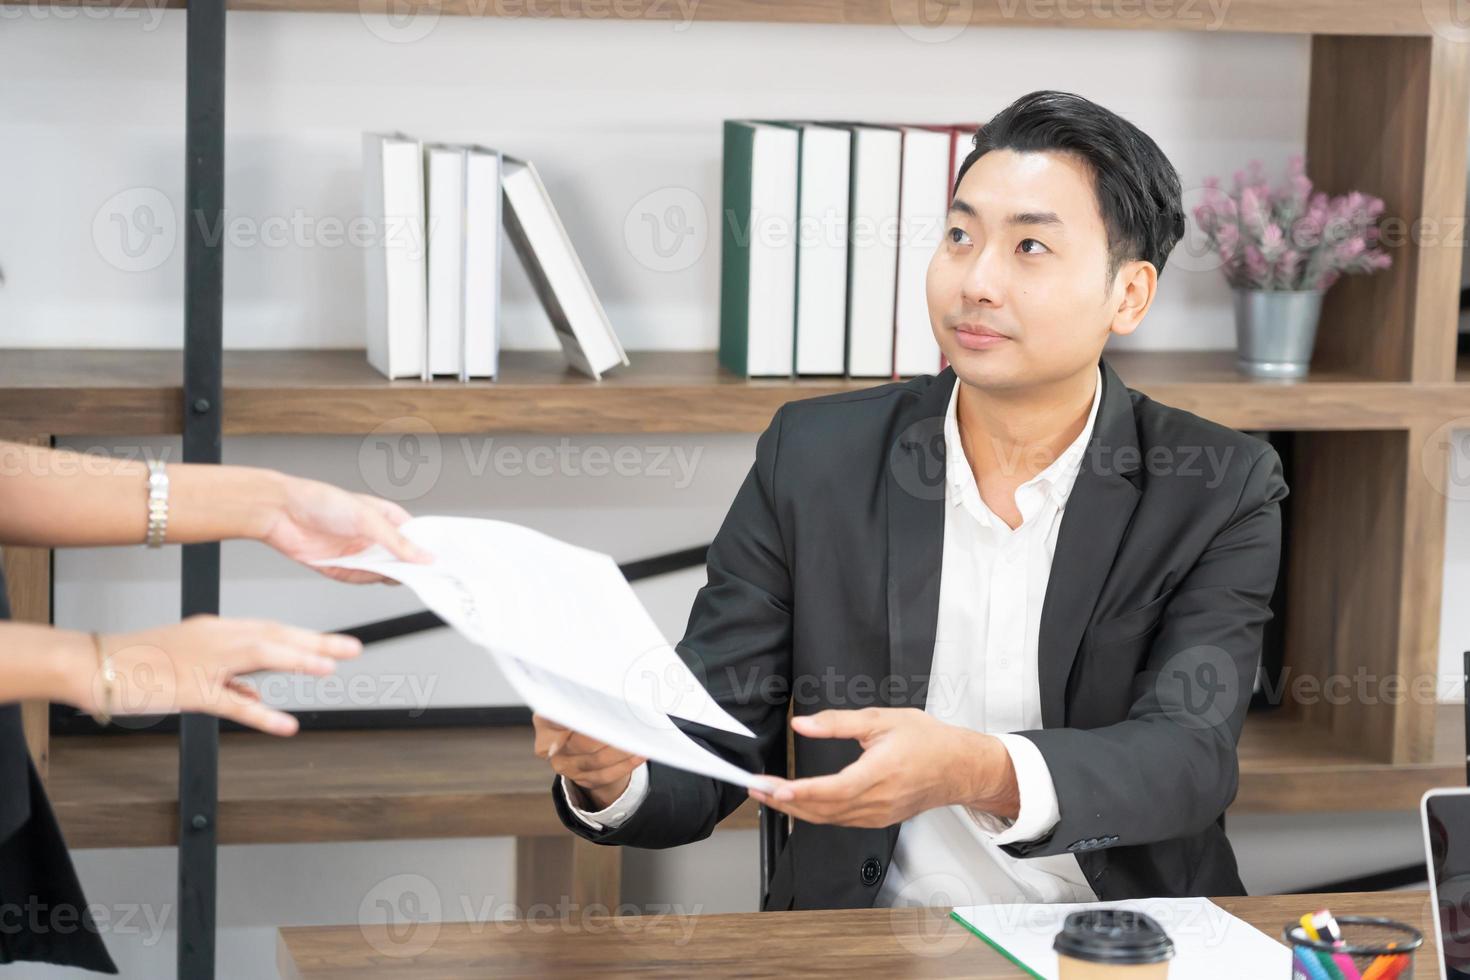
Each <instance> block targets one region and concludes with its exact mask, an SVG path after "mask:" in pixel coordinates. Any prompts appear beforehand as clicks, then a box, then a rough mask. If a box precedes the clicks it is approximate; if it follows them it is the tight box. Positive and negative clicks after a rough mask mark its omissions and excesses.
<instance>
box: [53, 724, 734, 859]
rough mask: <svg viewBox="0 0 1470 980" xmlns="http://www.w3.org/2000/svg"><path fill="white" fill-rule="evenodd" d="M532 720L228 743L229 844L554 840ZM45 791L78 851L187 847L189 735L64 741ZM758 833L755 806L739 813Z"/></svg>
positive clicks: (235, 737)
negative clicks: (181, 748)
mask: <svg viewBox="0 0 1470 980" xmlns="http://www.w3.org/2000/svg"><path fill="white" fill-rule="evenodd" d="M533 743H534V737H533V735H532V732H531V728H530V726H528V725H511V726H503V727H474V728H471V727H465V728H430V729H414V730H408V731H405V730H401V729H399V730H385V731H321V732H303V733H301V734H298V735H296V736H294V737H292V738H289V739H280V738H274V737H272V736H269V735H257V734H254V733H228V734H224V735H221V736H220V767H219V774H220V775H219V842H220V843H221V844H284V843H303V842H317V841H347V840H400V839H418V838H460V837H499V836H511V837H549V836H558V835H561V834H564V833H565V832H566V831H565V829H564V828H563V827H562V825H561V821H559V820H558V819H557V817H556V813H555V811H554V810H553V809H552V806H551V783H552V774H551V770H550V769H549V768H548V767H547V765H546V763H545V762H544V761H543V760H541V759H538V758H536V756H535V755H534V754H533V752H532V745H533ZM52 746H53V747H52V761H51V778H50V780H49V782H48V784H47V790H48V792H49V793H50V795H51V801H52V806H53V807H54V808H55V810H56V814H57V819H58V820H59V821H60V822H61V826H62V829H63V831H64V832H65V835H66V840H67V843H68V844H69V845H71V846H72V847H77V848H88V847H154V846H161V845H172V844H176V843H177V842H178V826H177V824H178V814H177V806H178V755H177V752H178V740H177V738H176V737H175V736H172V735H142V734H126V735H101V736H70V735H69V736H57V737H56V738H54V739H53V740H52ZM731 820H732V821H734V824H733V825H735V826H743V827H754V826H755V825H756V816H755V808H754V805H753V804H752V805H751V806H750V807H749V812H748V813H747V812H743V811H742V812H740V813H737V814H736V815H734V816H733V817H732V818H731Z"/></svg>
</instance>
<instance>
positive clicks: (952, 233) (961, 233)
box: [948, 228, 970, 245]
mask: <svg viewBox="0 0 1470 980" xmlns="http://www.w3.org/2000/svg"><path fill="white" fill-rule="evenodd" d="M948 235H949V240H950V242H951V243H952V244H955V245H963V244H965V242H966V241H968V240H969V237H970V236H969V235H967V234H965V230H964V229H963V228H951V229H950V230H949V232H948ZM957 235H958V236H959V237H958V238H957V237H955V236H957Z"/></svg>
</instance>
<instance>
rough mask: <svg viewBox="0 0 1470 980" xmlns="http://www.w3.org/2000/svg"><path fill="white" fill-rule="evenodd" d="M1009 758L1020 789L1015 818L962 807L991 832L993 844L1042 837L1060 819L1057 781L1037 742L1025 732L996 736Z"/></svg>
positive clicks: (982, 827) (1012, 842) (981, 827)
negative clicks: (1018, 806)
mask: <svg viewBox="0 0 1470 980" xmlns="http://www.w3.org/2000/svg"><path fill="white" fill-rule="evenodd" d="M995 737H996V738H998V739H1000V743H1001V744H1002V745H1004V746H1005V749H1006V752H1007V753H1008V754H1009V755H1010V757H1011V765H1012V766H1013V767H1014V768H1015V770H1016V786H1017V787H1018V788H1019V790H1020V795H1021V808H1020V812H1018V813H1017V814H1016V819H1015V820H1007V819H1005V818H1004V817H998V816H996V815H995V814H993V813H984V812H982V811H980V810H974V809H971V808H970V807H966V808H965V809H966V810H967V811H968V812H969V814H970V816H971V817H972V818H973V819H974V821H975V822H976V823H977V824H979V825H980V829H982V830H984V831H985V832H986V833H988V834H991V835H992V837H991V841H992V843H994V844H997V845H1000V844H1015V843H1020V842H1025V841H1033V840H1036V839H1038V838H1040V837H1045V836H1046V835H1047V834H1048V833H1050V832H1051V830H1052V828H1053V827H1055V826H1056V825H1057V824H1058V823H1060V822H1061V820H1062V809H1061V804H1059V803H1058V802H1057V788H1056V784H1055V783H1053V782H1052V779H1051V769H1050V767H1048V766H1047V764H1046V757H1045V756H1043V755H1042V754H1041V750H1040V749H1038V748H1037V747H1036V743H1035V742H1033V741H1031V740H1030V739H1029V738H1026V737H1025V736H1024V735H1011V734H1007V735H996V736H995Z"/></svg>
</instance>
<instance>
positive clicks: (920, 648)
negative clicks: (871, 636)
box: [884, 367, 955, 708]
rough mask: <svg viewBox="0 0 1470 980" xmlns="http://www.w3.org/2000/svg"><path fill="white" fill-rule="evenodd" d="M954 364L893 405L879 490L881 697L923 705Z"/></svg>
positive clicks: (940, 551)
mask: <svg viewBox="0 0 1470 980" xmlns="http://www.w3.org/2000/svg"><path fill="white" fill-rule="evenodd" d="M954 386H955V373H954V368H952V367H948V368H945V369H944V370H943V371H941V372H940V373H939V374H938V375H937V376H936V377H935V379H934V382H933V383H932V384H930V385H929V387H928V388H926V389H924V390H923V391H922V392H920V393H919V394H918V396H917V397H916V398H913V399H911V400H910V402H909V405H908V406H907V407H906V409H905V410H904V411H902V412H900V413H899V416H898V420H897V423H896V424H895V429H896V430H897V432H896V435H895V437H894V440H893V442H892V443H891V445H890V447H889V452H888V460H887V466H886V470H887V472H886V475H885V479H884V494H885V497H886V499H887V510H888V658H889V668H890V670H891V672H892V674H893V677H892V684H891V686H890V687H889V688H888V697H887V701H888V703H889V704H891V705H893V706H894V707H913V708H922V707H924V701H925V697H926V695H927V688H928V684H929V667H930V663H931V661H932V659H933V656H934V632H935V628H936V625H937V622H938V618H939V576H940V573H941V571H942V569H941V565H942V560H943V555H944V489H945V480H946V477H945V459H944V416H945V412H946V410H947V409H948V407H949V398H950V393H951V392H952V391H953V390H954Z"/></svg>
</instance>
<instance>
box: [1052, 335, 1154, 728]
mask: <svg viewBox="0 0 1470 980" xmlns="http://www.w3.org/2000/svg"><path fill="white" fill-rule="evenodd" d="M1101 363H1102V385H1103V392H1102V401H1101V403H1100V404H1099V405H1098V407H1097V421H1096V422H1095V423H1094V424H1093V429H1092V438H1091V440H1090V441H1089V442H1088V445H1087V452H1086V453H1085V454H1084V455H1083V458H1082V467H1081V469H1080V470H1079V471H1078V473H1077V481H1076V483H1074V484H1073V486H1072V493H1071V495H1070V496H1068V498H1067V507H1066V510H1064V511H1063V512H1062V526H1061V529H1060V530H1059V531H1058V534H1057V545H1056V551H1055V552H1054V553H1053V555H1052V563H1051V575H1050V577H1049V578H1048V580H1047V586H1046V598H1045V600H1044V601H1043V602H1042V605H1041V632H1040V638H1039V640H1038V643H1037V660H1038V664H1037V673H1038V678H1039V680H1040V684H1041V723H1042V725H1043V726H1044V727H1046V728H1061V727H1063V726H1065V725H1066V694H1067V678H1068V677H1069V676H1071V673H1072V664H1073V663H1074V662H1075V660H1076V659H1077V649H1078V646H1079V644H1080V643H1081V640H1082V631H1083V629H1084V628H1085V627H1086V626H1087V623H1088V621H1089V620H1090V619H1091V618H1092V610H1093V607H1094V606H1096V605H1097V598H1098V594H1099V593H1100V592H1101V591H1102V587H1103V583H1104V582H1105V581H1106V580H1107V577H1108V573H1109V572H1110V571H1111V570H1112V567H1113V558H1114V556H1115V555H1116V554H1117V551H1118V544H1119V542H1120V541H1122V538H1123V531H1124V530H1125V529H1126V528H1127V527H1128V522H1129V520H1130V519H1131V518H1132V516H1133V509H1134V508H1135V507H1136V506H1137V505H1138V498H1139V496H1140V491H1139V489H1138V486H1137V485H1136V483H1135V480H1136V479H1137V473H1138V471H1139V468H1140V465H1141V463H1142V460H1141V459H1140V453H1139V449H1138V427H1137V425H1136V424H1135V422H1134V419H1133V399H1132V397H1131V396H1130V395H1129V394H1128V389H1127V388H1125V387H1124V386H1123V382H1122V381H1121V380H1120V379H1119V378H1118V375H1117V374H1116V373H1115V372H1114V371H1113V369H1112V367H1111V366H1109V365H1108V363H1107V361H1102V362H1101Z"/></svg>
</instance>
